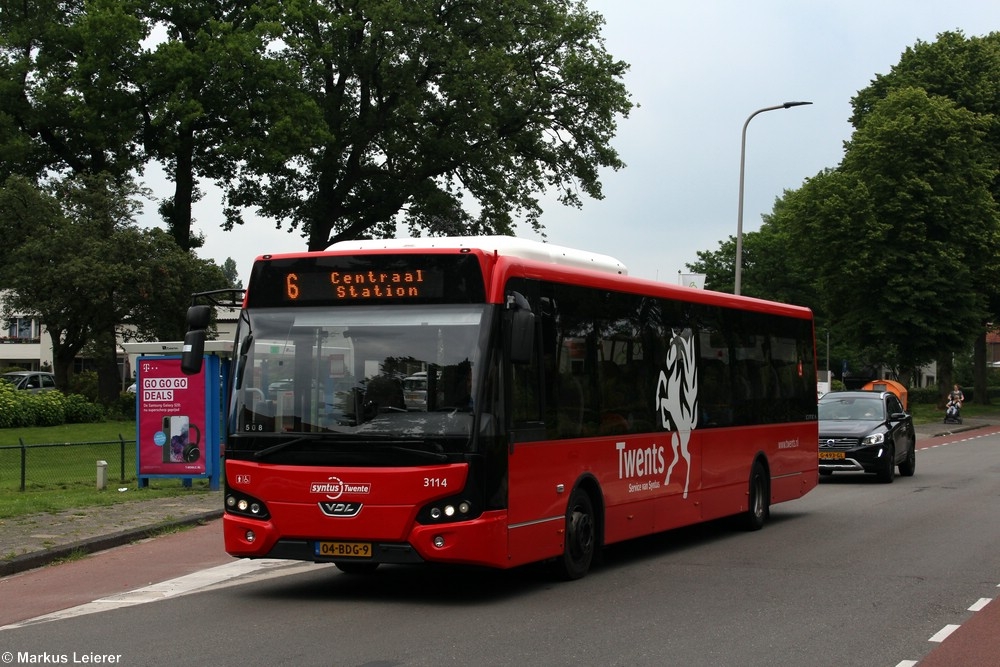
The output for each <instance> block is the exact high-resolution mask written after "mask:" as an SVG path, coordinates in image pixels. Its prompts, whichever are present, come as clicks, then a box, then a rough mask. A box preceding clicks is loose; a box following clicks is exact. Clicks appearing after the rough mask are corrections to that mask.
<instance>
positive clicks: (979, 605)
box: [969, 598, 993, 611]
mask: <svg viewBox="0 0 1000 667" xmlns="http://www.w3.org/2000/svg"><path fill="white" fill-rule="evenodd" d="M992 601H993V598H979V599H978V600H977V601H976V603H975V604H974V605H972V606H971V607H969V611H979V610H980V609H982V608H983V607H985V606H986V605H988V604H989V603H990V602H992Z"/></svg>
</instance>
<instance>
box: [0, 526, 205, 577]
mask: <svg viewBox="0 0 1000 667" xmlns="http://www.w3.org/2000/svg"><path fill="white" fill-rule="evenodd" d="M221 516H222V510H221V509H219V510H212V511H210V512H203V513H201V514H193V515H191V516H188V517H184V518H183V519H177V520H172V521H164V522H162V523H158V524H155V525H152V526H142V527H141V528H131V529H129V530H123V531H121V532H118V533H113V534H111V535H102V536H100V537H91V538H87V539H83V540H80V541H78V542H73V543H71V544H63V545H61V546H58V547H53V548H51V549H46V550H45V551H36V552H34V553H27V554H22V555H20V556H15V557H14V558H12V559H11V560H5V561H0V577H6V576H8V575H11V574H17V573H18V572H24V571H25V570H33V569H35V568H38V567H43V566H45V565H49V564H51V563H52V562H54V561H57V560H59V559H60V558H66V557H68V556H69V555H71V554H73V553H84V554H92V553H95V552H98V551H104V550H105V549H111V548H114V547H120V546H122V545H125V544H129V543H130V542H136V541H138V540H142V539H145V538H147V537H150V536H152V535H155V534H156V533H159V532H162V531H164V530H168V529H170V528H178V527H183V526H193V525H197V524H202V523H205V522H208V521H213V520H215V519H218V518H219V517H221Z"/></svg>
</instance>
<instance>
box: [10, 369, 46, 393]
mask: <svg viewBox="0 0 1000 667" xmlns="http://www.w3.org/2000/svg"><path fill="white" fill-rule="evenodd" d="M0 377H2V378H3V379H4V380H5V381H7V382H10V383H11V384H12V385H14V388H15V389H24V390H27V391H34V392H37V391H51V390H53V389H55V388H56V376H55V375H53V374H52V373H46V372H45V371H13V372H10V373H4V374H3V375H2V376H0Z"/></svg>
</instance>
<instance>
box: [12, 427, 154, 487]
mask: <svg viewBox="0 0 1000 667" xmlns="http://www.w3.org/2000/svg"><path fill="white" fill-rule="evenodd" d="M18 441H19V442H20V443H21V444H19V445H5V446H0V491H13V490H17V491H27V490H41V489H57V488H70V487H79V486H83V485H86V486H90V487H92V486H93V485H94V483H95V480H96V475H97V462H98V461H105V462H106V463H107V469H106V473H107V479H108V481H109V482H110V481H114V480H117V481H118V482H121V483H125V482H131V481H134V480H135V479H136V473H135V439H134V438H133V439H129V440H126V439H125V438H123V437H122V436H121V434H119V435H118V440H103V441H98V442H53V443H46V444H34V445H28V444H25V442H24V440H23V439H21V438H18Z"/></svg>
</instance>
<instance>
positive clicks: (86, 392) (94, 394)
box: [69, 371, 100, 403]
mask: <svg viewBox="0 0 1000 667" xmlns="http://www.w3.org/2000/svg"><path fill="white" fill-rule="evenodd" d="M99 386H100V385H99V383H98V381H97V372H96V371H80V372H79V373H74V374H73V377H71V378H70V380H69V391H70V393H71V394H81V395H83V397H84V398H86V399H87V400H88V401H90V402H91V403H96V402H97V401H98V400H99V399H100V393H99V392H98V387H99Z"/></svg>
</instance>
